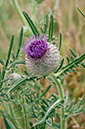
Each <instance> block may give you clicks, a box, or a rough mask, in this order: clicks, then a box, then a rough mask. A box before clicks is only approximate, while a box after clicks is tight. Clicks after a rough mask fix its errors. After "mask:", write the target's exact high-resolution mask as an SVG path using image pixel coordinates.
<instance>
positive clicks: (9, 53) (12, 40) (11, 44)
mask: <svg viewBox="0 0 85 129" xmlns="http://www.w3.org/2000/svg"><path fill="white" fill-rule="evenodd" d="M13 42H14V35H12V39H11V43H10V48H9V52H8V57H7V61H6V67H7V66H8V63H9V59H10V55H11V50H12V47H13Z"/></svg>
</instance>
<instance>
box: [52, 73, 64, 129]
mask: <svg viewBox="0 0 85 129" xmlns="http://www.w3.org/2000/svg"><path fill="white" fill-rule="evenodd" d="M51 76H52V78H53V79H54V81H55V83H56V85H57V87H58V90H59V95H60V98H61V99H63V97H64V92H63V88H62V86H61V84H60V82H59V81H58V79H56V77H55V75H54V74H51ZM64 114H65V109H64V107H62V108H61V129H65V128H66V127H65V118H64Z"/></svg>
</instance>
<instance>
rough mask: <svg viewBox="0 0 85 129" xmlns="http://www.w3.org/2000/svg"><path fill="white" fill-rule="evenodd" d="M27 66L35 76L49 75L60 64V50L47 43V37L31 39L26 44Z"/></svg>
mask: <svg viewBox="0 0 85 129" xmlns="http://www.w3.org/2000/svg"><path fill="white" fill-rule="evenodd" d="M24 50H25V53H26V58H25V60H26V66H27V68H28V70H29V71H30V72H32V73H33V74H35V75H47V74H49V73H50V72H52V71H53V70H55V69H56V67H57V66H58V64H59V60H60V53H59V51H58V48H57V47H56V46H54V45H53V44H51V43H49V42H47V37H46V36H45V35H44V36H43V38H41V35H39V36H37V37H35V36H33V37H32V38H29V40H28V42H27V43H25V46H24Z"/></svg>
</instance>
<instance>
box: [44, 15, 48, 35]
mask: <svg viewBox="0 0 85 129" xmlns="http://www.w3.org/2000/svg"><path fill="white" fill-rule="evenodd" d="M47 28H48V15H46V24H44V34H45V33H46V31H47Z"/></svg>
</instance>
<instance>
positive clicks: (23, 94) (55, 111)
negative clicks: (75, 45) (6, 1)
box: [0, 0, 85, 129]
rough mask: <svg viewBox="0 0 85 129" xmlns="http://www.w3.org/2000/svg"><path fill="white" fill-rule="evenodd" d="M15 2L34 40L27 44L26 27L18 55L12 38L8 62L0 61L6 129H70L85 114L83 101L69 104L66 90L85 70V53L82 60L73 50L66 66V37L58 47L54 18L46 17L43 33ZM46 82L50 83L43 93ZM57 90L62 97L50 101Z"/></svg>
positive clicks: (1, 111)
mask: <svg viewBox="0 0 85 129" xmlns="http://www.w3.org/2000/svg"><path fill="white" fill-rule="evenodd" d="M14 2H15V0H13V1H12V4H14V6H15V5H16V8H15V9H17V10H16V11H19V13H18V15H19V17H20V16H21V21H22V23H23V25H25V26H26V27H28V26H29V27H30V29H31V31H32V34H31V35H32V36H31V37H29V36H30V35H28V39H27V41H23V37H24V35H23V27H22V28H21V31H20V36H19V41H18V43H17V51H16V53H13V52H12V48H13V44H14V35H12V38H11V42H10V47H9V51H8V56H7V60H6V62H4V61H3V60H2V59H0V64H1V65H2V69H1V70H0V104H1V106H2V109H0V116H2V117H3V120H4V123H5V126H6V129H50V128H51V129H53V128H54V129H66V128H67V120H68V118H69V117H71V116H74V115H77V114H79V113H81V112H83V113H84V114H85V105H83V103H82V101H83V98H81V99H80V101H79V102H78V103H75V104H74V100H73V101H71V102H69V99H68V97H69V96H68V94H65V93H64V88H63V84H64V77H65V76H67V74H68V73H69V72H70V73H72V72H76V69H75V68H78V67H79V66H80V65H81V66H83V67H84V68H85V64H84V62H83V60H84V59H85V53H84V54H83V55H81V56H80V57H78V55H77V54H76V53H75V52H74V51H73V50H72V49H71V48H70V52H71V55H72V56H70V57H66V60H67V63H66V64H64V58H63V57H61V56H60V50H61V44H62V34H61V33H59V44H58V47H56V45H55V44H56V42H55V38H56V37H54V36H53V28H54V27H53V22H54V19H53V15H50V17H48V15H47V16H46V19H47V20H46V23H45V26H44V29H43V28H41V27H40V30H41V31H39V30H38V29H37V27H36V25H35V23H34V22H33V21H32V19H31V18H30V17H29V15H28V14H27V13H26V12H25V11H23V12H21V10H20V9H19V8H18V7H19V6H17V4H15V3H14ZM18 9H19V10H18ZM77 9H78V10H79V12H80V13H81V14H82V15H83V16H84V17H85V15H84V14H83V13H82V11H81V10H80V9H79V8H78V7H77ZM25 23H26V24H25ZM27 23H28V24H27ZM27 30H28V29H27ZM22 42H24V46H23V45H21V44H22ZM21 49H23V50H22V51H23V53H24V54H25V56H24V57H23V58H24V59H23V58H22V57H20V52H21ZM24 54H23V55H24ZM19 69H22V72H20V71H19ZM42 78H44V79H47V80H49V81H50V84H49V85H48V87H46V88H45V90H44V91H43V92H41V91H42V84H41V80H42ZM53 86H55V87H56V89H58V95H57V94H54V93H53V94H51V97H50V96H48V95H47V94H48V93H49V90H50V88H51V87H53ZM55 117H56V118H57V122H56V121H55V120H54V119H55Z"/></svg>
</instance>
